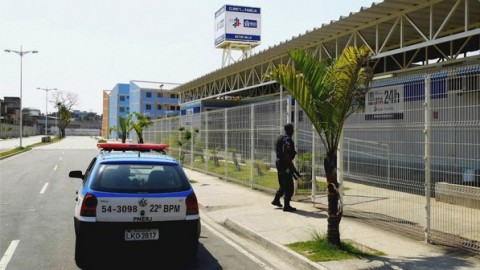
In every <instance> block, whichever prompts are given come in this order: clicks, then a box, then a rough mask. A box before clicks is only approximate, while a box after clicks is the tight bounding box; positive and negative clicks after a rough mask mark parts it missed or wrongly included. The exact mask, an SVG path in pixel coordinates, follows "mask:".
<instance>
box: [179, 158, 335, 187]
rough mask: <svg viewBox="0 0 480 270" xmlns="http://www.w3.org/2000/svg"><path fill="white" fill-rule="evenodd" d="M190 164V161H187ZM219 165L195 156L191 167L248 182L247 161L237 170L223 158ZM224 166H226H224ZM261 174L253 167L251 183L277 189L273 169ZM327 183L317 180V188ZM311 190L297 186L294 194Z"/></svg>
mask: <svg viewBox="0 0 480 270" xmlns="http://www.w3.org/2000/svg"><path fill="white" fill-rule="evenodd" d="M187 164H188V165H190V163H187ZM218 165H219V166H215V163H214V162H213V160H209V161H208V162H207V161H206V160H202V159H200V158H199V157H196V158H195V160H194V162H193V167H194V168H197V169H200V170H207V171H209V172H211V173H215V174H219V175H225V173H226V175H227V176H228V177H231V178H234V179H237V180H240V181H243V182H245V183H250V175H251V170H252V167H251V166H250V164H249V163H248V161H247V163H240V164H239V165H240V171H238V170H237V169H236V167H235V164H234V163H233V162H225V161H224V160H220V161H219V162H218ZM225 166H226V168H225ZM261 171H262V175H259V173H258V169H257V168H254V172H253V183H254V184H256V185H259V186H262V187H266V188H270V189H274V190H276V189H278V175H277V172H275V171H270V170H269V169H267V168H262V169H261ZM326 188H327V183H324V182H317V190H326ZM311 193H312V190H311V189H310V188H300V187H299V188H298V189H297V192H296V195H310V194H311Z"/></svg>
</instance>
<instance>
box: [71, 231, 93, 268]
mask: <svg viewBox="0 0 480 270" xmlns="http://www.w3.org/2000/svg"><path fill="white" fill-rule="evenodd" d="M75 263H76V264H77V266H78V267H79V268H80V269H88V267H89V265H90V264H89V261H88V254H87V247H86V245H85V242H84V241H82V240H80V239H79V238H78V237H77V238H76V239H75Z"/></svg>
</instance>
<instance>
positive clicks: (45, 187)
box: [40, 183, 48, 194]
mask: <svg viewBox="0 0 480 270" xmlns="http://www.w3.org/2000/svg"><path fill="white" fill-rule="evenodd" d="M47 187H48V183H45V185H43V188H42V190H40V194H43V193H45V191H46V190H47Z"/></svg>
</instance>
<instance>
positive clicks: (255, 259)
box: [202, 222, 273, 270]
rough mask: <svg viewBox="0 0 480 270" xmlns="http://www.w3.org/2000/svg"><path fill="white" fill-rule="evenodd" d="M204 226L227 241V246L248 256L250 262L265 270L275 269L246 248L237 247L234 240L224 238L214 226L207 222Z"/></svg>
mask: <svg viewBox="0 0 480 270" xmlns="http://www.w3.org/2000/svg"><path fill="white" fill-rule="evenodd" d="M202 226H205V228H207V230H209V231H210V232H212V233H213V234H215V235H216V236H217V237H218V238H220V239H222V240H223V241H225V242H226V243H227V244H229V245H230V246H232V247H233V248H234V249H236V250H238V251H239V252H240V253H242V254H243V255H245V256H247V257H248V258H249V259H250V260H252V261H254V262H255V263H256V264H258V265H259V266H260V267H261V269H264V270H273V268H271V267H270V266H268V265H267V264H265V263H264V262H262V261H261V260H260V259H258V258H257V257H255V255H253V254H251V253H250V252H248V251H247V250H245V249H244V248H242V247H241V246H239V245H237V244H236V243H235V242H233V241H232V240H230V239H229V238H227V237H226V236H224V235H223V234H221V233H220V232H219V231H217V230H216V229H214V228H213V227H212V226H210V225H209V224H207V223H206V222H204V223H202Z"/></svg>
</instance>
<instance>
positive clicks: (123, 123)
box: [117, 114, 133, 143]
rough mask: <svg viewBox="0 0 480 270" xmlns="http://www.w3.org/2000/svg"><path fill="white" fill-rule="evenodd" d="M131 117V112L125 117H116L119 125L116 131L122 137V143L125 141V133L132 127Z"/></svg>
mask: <svg viewBox="0 0 480 270" xmlns="http://www.w3.org/2000/svg"><path fill="white" fill-rule="evenodd" d="M132 117H133V115H132V114H128V115H127V117H123V116H119V117H118V123H119V127H118V128H117V132H118V133H119V134H120V137H121V138H122V143H125V142H126V141H127V135H128V133H129V132H130V131H131V130H132V129H133V125H132Z"/></svg>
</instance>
